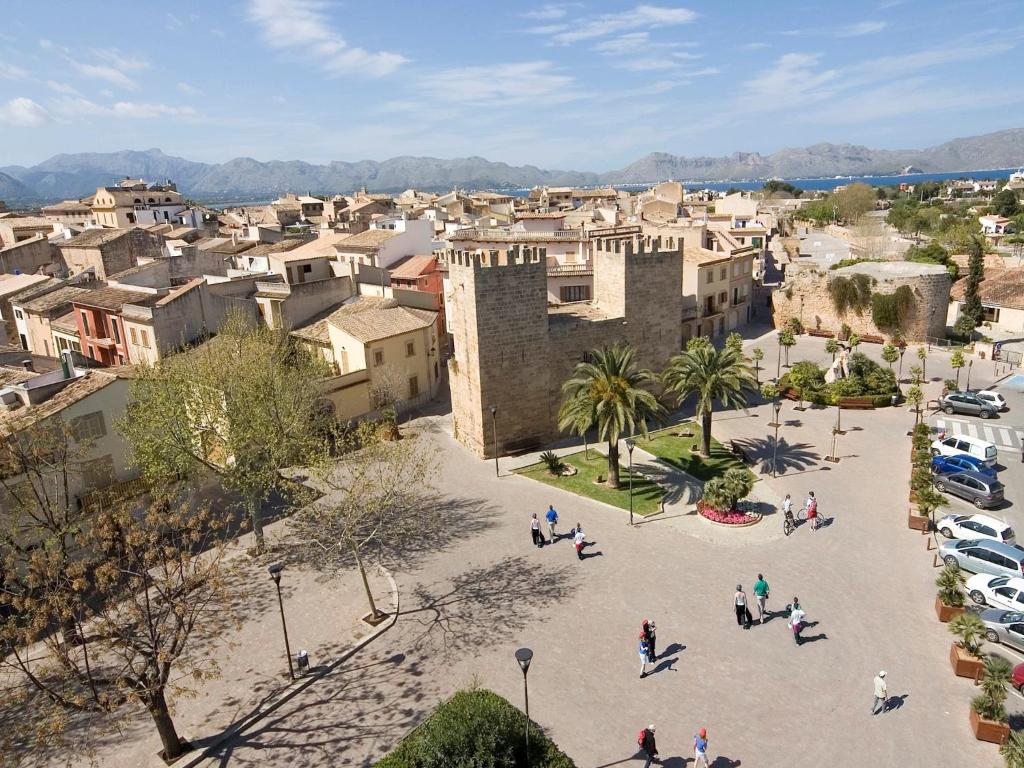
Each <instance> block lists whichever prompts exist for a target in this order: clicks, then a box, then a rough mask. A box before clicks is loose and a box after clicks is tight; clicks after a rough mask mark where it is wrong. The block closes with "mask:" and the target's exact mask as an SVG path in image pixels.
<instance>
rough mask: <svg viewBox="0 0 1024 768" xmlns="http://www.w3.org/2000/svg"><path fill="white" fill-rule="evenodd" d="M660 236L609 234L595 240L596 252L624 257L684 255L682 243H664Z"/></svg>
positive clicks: (673, 240) (669, 239) (669, 241)
mask: <svg viewBox="0 0 1024 768" xmlns="http://www.w3.org/2000/svg"><path fill="white" fill-rule="evenodd" d="M664 245H665V246H666V247H664V248H663V247H662V246H663V241H662V239H661V236H660V235H655V236H651V235H642V234H638V233H628V234H621V235H617V234H609V235H602V236H600V237H595V238H594V250H595V251H598V252H601V253H621V254H623V255H624V256H626V257H627V258H628V257H633V256H653V255H662V254H665V253H679V254H682V241H681V240H680V241H676V240H675V238H668V242H667V243H664Z"/></svg>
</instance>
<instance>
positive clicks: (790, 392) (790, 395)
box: [780, 387, 800, 400]
mask: <svg viewBox="0 0 1024 768" xmlns="http://www.w3.org/2000/svg"><path fill="white" fill-rule="evenodd" d="M780 394H781V395H782V396H783V397H784V398H786V399H787V400H799V399H800V393H799V392H798V391H797V390H795V389H793V388H791V387H790V388H787V389H784V390H782V392H781V393H780Z"/></svg>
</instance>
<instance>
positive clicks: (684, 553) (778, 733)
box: [221, 340, 998, 768]
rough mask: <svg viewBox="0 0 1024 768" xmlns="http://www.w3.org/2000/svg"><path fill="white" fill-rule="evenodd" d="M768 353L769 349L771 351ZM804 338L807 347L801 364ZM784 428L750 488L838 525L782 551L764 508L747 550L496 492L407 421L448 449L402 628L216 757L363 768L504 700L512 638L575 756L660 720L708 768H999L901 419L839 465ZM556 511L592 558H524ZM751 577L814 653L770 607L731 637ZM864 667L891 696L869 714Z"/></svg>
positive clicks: (520, 483)
mask: <svg viewBox="0 0 1024 768" xmlns="http://www.w3.org/2000/svg"><path fill="white" fill-rule="evenodd" d="M801 341H802V342H805V341H806V340H801ZM762 346H763V348H764V349H765V351H766V353H768V357H769V358H770V357H771V354H772V353H774V348H772V347H771V346H770V344H769V343H768V341H767V340H766V341H764V342H763V343H762ZM818 346H820V345H815V346H814V347H811V346H810V345H809V344H808V345H807V351H808V354H811V353H813V352H814V350H815V349H817V347H818ZM800 352H801V345H798V347H797V348H796V350H795V351H794V353H793V354H792V357H793V359H794V360H796V359H800V358H801V356H802V355H801V353H800ZM937 367H938V366H937ZM768 417H769V414H768V412H767V408H765V407H760V408H754V409H752V410H751V411H750V412H749V413H748V414H743V413H725V414H719V415H718V416H717V417H716V422H715V434H716V436H718V437H719V438H720V439H729V438H735V439H739V440H743V441H745V442H746V444H747V445H748V448H750V449H751V450H753V452H754V453H755V455H756V456H758V458H759V459H761V460H764V459H765V457H766V456H767V455H768V453H769V452H770V450H771V431H770V430H769V429H768V428H767V427H766V426H765V425H766V423H767V422H768V421H769V418H768ZM782 418H783V422H784V427H783V429H782V430H781V431H780V437H781V439H782V442H781V443H780V451H779V454H780V469H782V475H781V476H780V477H779V478H778V479H772V478H771V477H770V476H768V477H762V479H761V481H760V483H759V493H760V495H761V496H762V498H779V497H781V495H782V494H784V493H786V492H789V493H793V494H795V495H796V497H797V498H802V495H803V494H804V493H805V492H806V491H807V490H809V489H814V490H815V491H816V492H817V495H818V496H819V498H820V499H821V508H822V511H823V513H824V515H825V516H826V517H829V518H831V519H832V521H833V522H832V524H831V525H829V526H828V527H826V528H824V529H822V530H820V531H817V532H811V531H810V530H808V529H806V528H801V529H799V530H798V531H797V532H796V533H795V534H794V535H793V536H791V537H789V538H784V537H783V536H782V535H781V525H780V522H779V520H778V518H777V517H776V516H774V515H771V516H769V517H767V518H766V519H765V520H764V522H762V523H761V524H760V525H759V526H756V527H755V528H754V529H750V531H757V532H758V533H757V535H756V536H749V535H745V534H744V532H742V531H727V530H723V529H720V528H715V527H712V526H711V525H710V524H706V523H704V522H703V521H695V520H694V519H693V518H692V517H688V516H685V515H683V513H681V512H680V513H679V514H677V515H668V514H666V515H665V516H664V517H663V518H655V519H652V520H651V521H649V522H646V523H645V524H643V525H640V526H637V527H635V528H629V527H628V526H627V525H626V524H625V517H626V515H625V513H624V512H619V511H616V510H613V509H609V508H607V507H605V506H603V505H598V504H593V503H591V502H588V501H586V500H581V499H577V498H576V497H573V496H570V495H567V494H563V493H560V492H558V491H555V490H552V489H550V488H548V487H546V486H543V485H540V484H538V483H534V482H532V481H530V480H528V479H526V478H522V477H518V476H513V475H510V474H504V475H503V476H502V477H501V478H495V477H494V474H493V465H492V464H490V463H486V462H481V461H479V460H477V459H475V458H473V457H471V456H469V455H468V454H467V453H466V452H465V451H463V450H462V449H461V448H460V447H459V446H458V445H457V444H456V443H455V442H454V441H453V439H452V437H451V435H450V426H449V423H448V421H447V420H446V419H444V418H441V419H436V420H424V421H420V422H419V425H420V426H421V427H426V428H430V429H431V430H433V431H432V433H431V434H430V435H428V436H426V437H425V439H429V440H432V441H435V449H436V450H437V451H438V452H439V454H440V455H442V456H443V457H444V462H443V465H442V470H441V476H440V479H439V483H440V486H441V489H440V490H441V495H442V501H441V503H440V505H439V508H438V530H439V532H440V535H439V536H438V537H437V538H436V539H434V540H432V541H431V542H429V544H428V545H425V546H423V547H420V548H418V549H417V550H416V551H415V552H413V553H411V554H410V556H409V557H408V558H403V559H402V560H401V561H399V562H396V563H394V564H393V566H394V569H395V571H396V576H397V578H398V581H399V586H400V589H401V590H402V615H401V616H400V618H399V621H398V623H397V624H396V625H395V627H394V628H393V629H392V630H391V631H390V632H388V633H387V634H386V635H384V636H383V637H382V638H381V639H380V641H379V642H378V643H376V644H374V645H373V646H371V648H370V649H368V650H367V651H366V652H364V653H363V654H360V655H359V656H358V657H357V658H356V659H354V660H353V664H352V665H351V666H350V667H348V668H347V669H345V670H343V671H341V672H339V673H338V674H335V675H332V676H331V677H329V678H328V679H326V680H324V681H323V683H322V684H320V685H318V686H317V687H316V688H315V689H311V690H310V691H309V692H308V693H307V694H305V695H303V696H300V697H298V698H297V699H295V700H293V701H292V702H290V703H289V704H288V705H286V706H284V707H282V708H281V710H279V711H278V712H277V713H276V714H275V716H274V717H272V718H271V719H270V720H269V721H267V722H266V723H265V725H264V726H263V727H261V728H260V729H259V730H257V731H256V732H254V733H252V734H250V735H248V736H247V737H245V738H244V739H242V740H241V741H240V742H239V743H237V744H235V745H233V746H232V747H231V748H230V750H229V751H228V752H227V753H226V754H225V755H224V757H223V760H222V761H221V764H223V765H230V766H250V765H253V766H255V765H276V764H284V763H285V762H287V763H288V764H290V765H298V766H333V765H342V764H348V765H370V764H372V762H373V761H374V760H376V759H378V758H379V757H380V756H381V755H382V754H383V753H384V752H386V751H387V750H388V749H389V748H390V747H391V746H393V745H394V743H395V742H396V741H397V740H398V739H400V738H401V736H402V735H403V734H404V733H405V732H406V731H407V730H408V729H409V728H410V727H412V726H413V725H414V724H415V723H417V722H419V720H420V719H421V718H422V717H423V716H424V715H425V714H426V713H427V712H429V710H430V709H431V708H432V707H433V706H434V705H435V704H436V703H437V702H438V701H439V700H440V699H442V698H443V697H446V696H448V695H450V694H451V693H452V692H453V691H454V690H456V689H457V688H458V687H460V686H464V685H467V684H469V683H470V682H472V681H473V680H477V681H479V683H480V684H482V685H485V686H487V687H490V688H493V689H495V690H496V691H498V692H499V693H501V694H503V695H505V696H507V697H509V698H510V699H511V700H512V701H513V702H516V703H519V702H520V701H521V696H522V677H521V674H520V671H519V668H518V666H517V665H516V662H515V660H514V658H513V651H514V650H515V648H516V647H518V646H521V645H527V646H530V647H531V648H533V649H534V651H535V653H536V656H535V660H534V664H533V667H532V668H531V671H530V703H531V715H532V716H533V717H534V719H535V720H537V721H538V722H539V723H540V724H542V725H543V726H544V727H545V728H546V729H548V730H549V731H550V733H551V735H552V736H553V737H554V739H555V740H556V741H557V742H558V743H559V744H560V745H561V746H562V747H563V748H564V749H565V750H566V751H567V752H568V754H569V755H570V756H571V757H572V758H573V759H574V760H576V762H577V764H578V765H580V766H611V765H618V764H622V765H629V764H634V760H635V737H636V732H637V731H638V730H639V729H640V727H642V726H643V725H644V724H646V723H648V722H652V721H653V722H654V723H656V724H657V726H658V737H659V738H658V743H659V747H660V748H661V751H662V756H663V757H665V758H670V757H675V758H676V760H675V761H674V764H675V765H676V766H682V765H685V761H683V760H682V759H681V758H683V757H688V756H690V747H689V745H690V740H691V737H692V735H693V733H694V732H695V731H696V729H697V728H699V727H700V726H705V727H707V728H708V730H709V732H710V736H711V744H712V751H713V754H714V755H715V756H717V757H718V758H719V759H718V762H716V763H715V765H717V766H718V768H724V766H738V765H741V764H742V765H746V766H756V767H757V768H761V767H764V768H774V767H775V766H779V767H782V766H785V767H786V768H793V766H815V767H816V766H820V765H829V766H836V767H838V768H841V767H843V766H850V767H851V768H854V767H856V768H862V766H866V765H879V766H881V765H896V764H902V765H930V764H940V763H941V764H962V765H994V764H995V763H996V762H998V756H997V753H996V751H995V749H994V748H993V747H991V746H989V745H983V744H981V743H979V742H976V741H975V740H974V739H973V737H972V736H971V733H970V729H969V726H968V720H967V717H968V709H969V702H970V699H971V697H972V696H973V695H974V693H975V689H974V687H973V686H972V684H971V683H970V682H969V681H966V680H962V679H957V678H955V677H954V676H953V674H952V672H951V671H950V669H949V662H948V652H949V642H950V636H949V634H948V632H947V630H946V628H945V627H944V626H943V625H941V624H939V623H938V622H937V620H936V619H935V615H934V609H933V601H934V594H935V592H934V586H933V580H934V578H935V572H934V571H933V570H932V569H931V553H930V552H928V551H926V549H925V539H924V538H923V537H921V536H920V535H919V534H916V533H914V532H911V531H908V530H907V528H906V523H905V518H906V507H907V502H906V494H907V481H908V478H909V453H910V450H909V438H907V437H906V435H905V432H906V430H907V428H908V427H909V426H910V424H911V423H912V416H911V415H910V414H908V413H907V412H906V411H904V410H903V409H884V410H880V411H875V412H856V413H851V414H850V415H849V417H847V416H846V415H844V426H845V428H846V429H847V434H846V435H843V436H842V437H840V442H839V447H838V451H837V453H838V454H839V455H840V457H841V460H840V462H839V463H838V464H829V463H826V462H824V461H823V457H824V456H825V455H826V454H827V453H828V452H829V450H830V448H831V445H830V442H831V434H830V428H831V426H832V423H833V421H834V412H833V411H832V410H826V409H816V408H810V409H808V410H807V411H805V412H803V413H798V412H793V411H790V410H789V406H788V405H787V407H786V410H784V412H783V414H782ZM548 503H554V504H555V506H556V507H557V508H558V509H559V510H560V512H561V515H562V520H563V523H564V524H565V525H564V526H563V527H568V525H570V524H571V523H573V522H575V521H576V520H577V519H578V520H580V521H582V522H583V523H584V528H585V530H586V531H587V533H588V539H590V540H592V541H593V544H592V546H591V547H590V548H588V550H587V551H588V555H589V556H588V557H587V559H586V560H584V561H582V562H581V561H578V560H577V559H576V558H575V556H574V554H573V552H572V548H571V547H570V545H569V543H568V542H567V541H564V540H563V541H558V542H556V543H555V544H554V545H553V546H547V547H544V548H543V549H537V548H536V547H532V546H530V544H529V534H528V530H527V528H528V525H527V522H528V519H529V514H530V512H533V511H537V512H542V511H543V510H544V509H545V508H546V507H547V504H548ZM695 522H698V523H700V526H698V527H697V528H695V527H694V523H695ZM698 532H699V533H700V535H696V534H697V533H698ZM759 571H760V572H763V573H764V574H765V575H766V576H767V578H768V581H769V582H770V583H771V585H772V590H773V592H772V599H771V601H770V607H771V608H773V609H776V610H779V609H781V608H783V606H784V605H785V604H786V603H787V602H789V600H790V598H792V596H793V595H794V594H796V595H799V597H800V599H801V602H802V603H803V604H804V606H805V608H806V610H807V614H808V618H809V619H810V620H811V621H814V622H816V625H815V626H813V627H811V628H810V629H809V630H808V631H807V632H806V634H807V635H808V636H809V637H810V638H813V641H812V642H810V643H808V644H806V645H804V646H802V647H796V646H795V645H794V643H793V640H792V638H791V635H790V633H789V632H788V630H787V628H786V625H785V621H784V619H782V618H781V617H774V618H772V619H771V620H770V621H769V622H768V623H767V624H766V625H764V626H755V627H754V628H753V629H751V630H750V631H744V630H743V629H740V628H738V627H737V626H736V624H735V620H734V616H733V612H732V607H731V596H732V593H733V590H734V588H735V586H736V584H737V582H740V583H742V584H743V585H744V586H745V587H746V588H747V589H748V590H749V589H750V588H751V586H752V582H753V580H754V578H755V576H756V575H757V573H758V572H759ZM644 617H650V618H653V619H655V620H656V621H657V624H658V630H659V631H658V635H659V640H660V644H661V647H662V648H663V649H664V651H665V652H666V653H665V655H664V658H663V659H662V660H660V661H659V664H658V667H657V671H656V672H655V674H653V675H652V676H650V677H649V678H647V679H645V680H642V681H641V680H639V679H638V677H639V670H638V668H637V667H638V661H637V655H636V647H635V646H636V642H635V640H636V634H637V631H638V629H639V623H640V620H641V619H642V618H644ZM879 669H886V670H887V671H888V672H889V686H890V693H891V694H892V695H893V696H896V697H901V698H900V699H899V700H900V702H901V706H900V707H899V708H898V709H895V710H894V711H892V712H889V713H887V714H885V715H884V716H882V717H875V718H872V717H871V716H870V715H869V708H870V704H871V682H872V678H873V677H874V675H875V673H876V672H877V671H878V670H879ZM636 764H638V763H636Z"/></svg>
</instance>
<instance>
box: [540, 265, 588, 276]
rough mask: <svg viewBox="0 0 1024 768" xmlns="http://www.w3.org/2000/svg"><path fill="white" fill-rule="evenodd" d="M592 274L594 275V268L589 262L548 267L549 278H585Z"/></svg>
mask: <svg viewBox="0 0 1024 768" xmlns="http://www.w3.org/2000/svg"><path fill="white" fill-rule="evenodd" d="M592 274H594V268H593V267H592V266H590V264H589V263H587V262H580V263H577V264H553V265H551V266H549V267H548V277H585V276H587V275H592Z"/></svg>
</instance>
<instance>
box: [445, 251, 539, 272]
mask: <svg viewBox="0 0 1024 768" xmlns="http://www.w3.org/2000/svg"><path fill="white" fill-rule="evenodd" d="M496 255H497V258H494V257H493V256H492V255H491V254H490V253H488V252H487V251H485V250H483V249H477V250H475V251H467V250H454V251H451V252H449V253H448V255H447V257H446V258H447V262H448V265H449V267H468V268H472V269H473V270H481V269H492V268H497V269H506V268H512V269H514V268H516V267H527V268H531V269H536V268H540V269H546V268H547V259H545V258H544V257H542V256H541V253H540V249H539V248H538V247H537V246H533V245H511V246H509V248H508V250H507V251H497V252H496Z"/></svg>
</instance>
